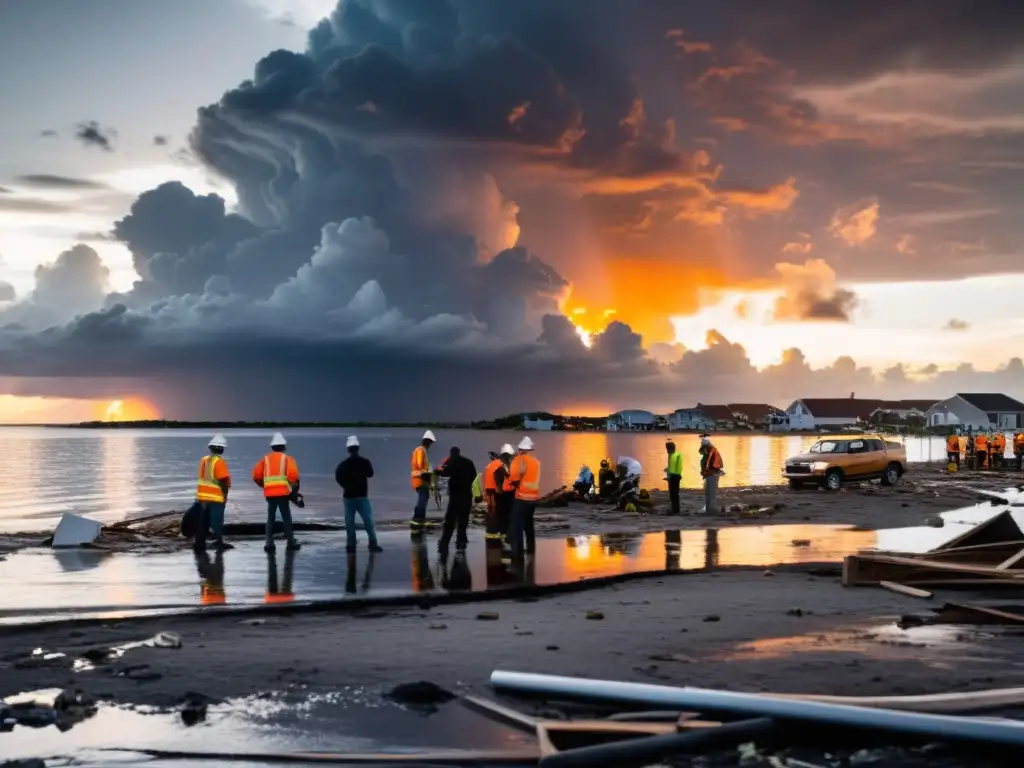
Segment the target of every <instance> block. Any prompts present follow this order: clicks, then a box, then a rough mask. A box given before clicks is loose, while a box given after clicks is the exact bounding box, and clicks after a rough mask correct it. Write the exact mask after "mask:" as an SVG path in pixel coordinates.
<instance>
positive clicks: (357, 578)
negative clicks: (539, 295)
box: [0, 525, 877, 623]
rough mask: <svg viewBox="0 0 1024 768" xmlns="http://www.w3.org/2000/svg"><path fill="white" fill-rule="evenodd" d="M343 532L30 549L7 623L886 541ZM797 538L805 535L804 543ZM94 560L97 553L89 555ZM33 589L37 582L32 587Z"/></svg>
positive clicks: (806, 555)
mask: <svg viewBox="0 0 1024 768" xmlns="http://www.w3.org/2000/svg"><path fill="white" fill-rule="evenodd" d="M343 541H344V539H343V536H339V535H318V536H312V535H311V536H309V537H307V538H306V539H305V546H304V547H303V549H302V551H300V552H298V553H291V552H289V553H285V552H284V551H283V548H282V551H281V552H280V553H276V554H275V555H274V556H268V555H267V554H266V553H264V552H263V548H262V546H260V544H259V543H258V542H252V541H240V542H238V543H237V545H236V548H235V549H233V550H230V551H228V552H226V553H224V554H223V555H213V554H200V555H195V554H194V553H192V552H191V551H187V550H186V551H178V552H173V553H161V554H148V555H137V554H128V553H116V554H109V553H104V554H103V555H101V556H98V557H95V558H93V559H92V560H91V561H90V563H89V565H90V567H89V568H87V569H83V570H75V571H67V570H65V569H64V567H63V565H62V564H61V563H60V561H59V560H58V559H57V558H55V557H54V555H53V553H52V552H50V551H48V550H25V551H22V552H19V553H17V554H14V555H11V556H10V557H8V559H7V560H6V561H3V562H0V585H6V586H7V588H0V623H17V622H23V621H29V620H31V621H39V620H42V619H43V618H44V617H52V616H56V615H62V616H64V617H67V615H68V612H82V611H86V610H87V611H89V613H90V615H93V616H97V615H104V616H116V615H123V614H124V612H125V611H136V610H149V611H153V610H158V609H159V610H164V611H175V610H184V609H191V608H196V607H201V606H212V607H215V606H222V605H233V606H240V605H260V604H281V603H287V602H292V601H306V600H317V599H334V598H343V597H346V596H348V597H386V596H391V595H404V594H411V593H424V592H434V591H446V590H451V591H466V590H473V591H480V590H486V589H500V588H502V587H508V586H516V585H522V584H527V585H551V584H557V583H565V582H574V581H578V580H580V579H593V578H598V577H603V576H612V575H616V574H627V573H637V572H643V571H658V570H694V569H705V568H715V567H718V566H734V565H751V566H768V565H777V564H783V563H807V562H826V561H837V560H839V559H841V558H842V557H843V556H844V555H846V554H848V553H850V552H854V551H856V550H858V549H862V548H870V547H874V546H876V542H877V534H876V533H875V532H874V531H854V530H850V529H848V528H843V527H840V526H832V525H767V526H761V527H746V526H744V527H734V528H724V529H721V530H715V529H709V530H685V531H678V530H675V531H665V532H658V533H609V534H602V535H593V536H572V537H568V538H561V539H550V538H549V539H538V541H537V552H536V554H535V556H534V557H531V558H527V559H526V562H525V563H520V564H518V565H511V564H509V563H507V562H503V560H502V557H501V549H500V547H495V546H493V545H487V544H485V542H484V541H482V540H481V539H472V540H471V542H470V546H469V548H468V550H467V552H466V554H465V556H459V555H455V554H451V555H449V557H448V558H447V559H446V560H443V561H442V560H441V559H440V557H439V555H438V553H437V549H436V539H433V538H426V539H422V538H421V539H418V540H415V541H414V540H412V539H411V538H410V537H409V535H408V534H403V533H399V532H388V533H386V534H382V535H381V544H382V545H383V546H384V548H385V551H384V552H383V553H382V554H379V555H376V556H373V555H369V554H367V553H366V552H365V551H363V552H360V553H358V554H357V555H355V556H351V557H347V556H346V554H345V552H344V549H343ZM794 542H798V543H797V544H796V545H794ZM80 554H81V556H82V558H88V556H89V554H90V553H86V552H82V553H80ZM27 585H31V586H30V588H26V586H27Z"/></svg>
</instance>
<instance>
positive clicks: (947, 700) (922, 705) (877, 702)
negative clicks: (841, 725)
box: [765, 688, 1024, 715]
mask: <svg viewBox="0 0 1024 768" xmlns="http://www.w3.org/2000/svg"><path fill="white" fill-rule="evenodd" d="M765 695H767V696H777V697H779V698H784V699H803V700H805V701H818V702H821V703H822V704H847V705H850V706H854V707H878V708H880V709H898V710H902V711H906V712H926V713H929V714H933V715H940V714H946V715H954V714H967V713H977V712H987V711H992V710H994V709H1003V708H1007V707H1019V706H1022V705H1024V688H996V689H992V690H986V691H964V692H962V693H961V692H957V693H931V694H924V695H918V696H819V695H816V694H801V693H771V694H765Z"/></svg>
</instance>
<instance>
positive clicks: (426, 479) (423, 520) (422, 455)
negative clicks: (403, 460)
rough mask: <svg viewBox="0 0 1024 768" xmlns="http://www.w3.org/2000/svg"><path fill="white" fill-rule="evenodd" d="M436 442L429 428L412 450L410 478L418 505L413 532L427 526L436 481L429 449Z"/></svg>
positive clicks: (413, 517)
mask: <svg viewBox="0 0 1024 768" xmlns="http://www.w3.org/2000/svg"><path fill="white" fill-rule="evenodd" d="M436 442H437V438H436V437H434V433H433V432H431V431H430V430H429V429H428V430H427V431H426V432H424V433H423V437H422V438H421V439H420V444H419V445H417V446H416V447H415V448H414V449H413V452H412V465H411V472H410V478H409V479H410V480H411V481H412V489H413V490H414V491H416V506H415V507H413V510H412V520H410V521H409V528H410V529H412V532H413V533H422V532H423V531H424V530H425V529H426V527H427V503H428V502H429V501H430V490H431V483H433V482H436V481H435V479H434V474H433V470H432V469H431V468H430V456H429V451H430V446H432V445H433V444H434V443H436Z"/></svg>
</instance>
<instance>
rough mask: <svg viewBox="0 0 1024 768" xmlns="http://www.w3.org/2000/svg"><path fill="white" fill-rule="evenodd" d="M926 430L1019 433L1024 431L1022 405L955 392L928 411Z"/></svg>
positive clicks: (1003, 398)
mask: <svg viewBox="0 0 1024 768" xmlns="http://www.w3.org/2000/svg"><path fill="white" fill-rule="evenodd" d="M926 417H927V419H928V426H931V427H941V426H947V425H950V426H957V427H959V428H961V429H967V428H968V427H970V428H971V429H1020V428H1021V427H1024V403H1021V402H1020V401H1018V400H1014V399H1013V398H1012V397H1008V396H1006V395H1001V394H998V393H981V394H972V393H965V392H958V393H957V394H955V395H953V396H952V397H948V398H946V399H945V400H940V401H939V402H937V403H935V405H933V406H932V407H931V408H929V409H928V413H927V414H926Z"/></svg>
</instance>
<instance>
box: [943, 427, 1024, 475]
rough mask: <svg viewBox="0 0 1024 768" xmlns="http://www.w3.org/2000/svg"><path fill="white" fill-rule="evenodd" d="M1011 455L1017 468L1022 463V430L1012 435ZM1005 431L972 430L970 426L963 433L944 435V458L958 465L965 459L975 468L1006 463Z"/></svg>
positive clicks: (1023, 445)
mask: <svg viewBox="0 0 1024 768" xmlns="http://www.w3.org/2000/svg"><path fill="white" fill-rule="evenodd" d="M1012 445H1013V456H1014V459H1015V461H1016V465H1017V469H1021V468H1022V465H1024V432H1017V433H1016V434H1015V435H1014V436H1013V443H1012ZM1006 446H1007V440H1006V433H1005V432H1000V431H993V432H992V433H991V434H989V433H986V432H985V431H978V432H974V431H973V430H972V429H971V428H970V427H968V428H967V431H966V433H965V434H963V435H960V434H957V433H956V432H953V433H951V434H950V435H948V436H947V437H946V458H947V459H948V461H949V463H950V464H955V465H956V466H957V467H959V466H960V463H961V461H965V462H966V463H967V465H968V466H970V467H973V468H976V469H983V468H985V469H994V468H996V467H1002V466H1004V465H1005V463H1006Z"/></svg>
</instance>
